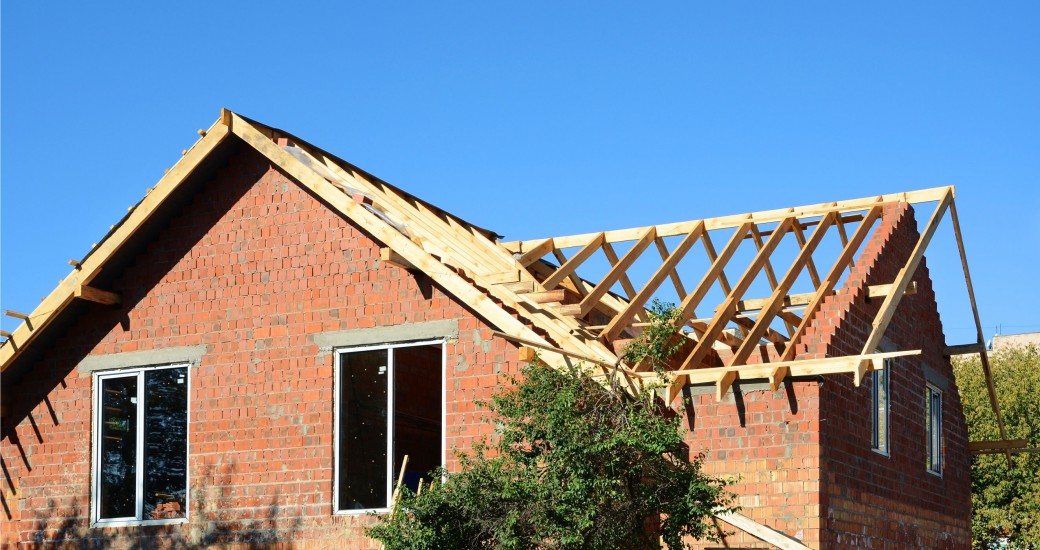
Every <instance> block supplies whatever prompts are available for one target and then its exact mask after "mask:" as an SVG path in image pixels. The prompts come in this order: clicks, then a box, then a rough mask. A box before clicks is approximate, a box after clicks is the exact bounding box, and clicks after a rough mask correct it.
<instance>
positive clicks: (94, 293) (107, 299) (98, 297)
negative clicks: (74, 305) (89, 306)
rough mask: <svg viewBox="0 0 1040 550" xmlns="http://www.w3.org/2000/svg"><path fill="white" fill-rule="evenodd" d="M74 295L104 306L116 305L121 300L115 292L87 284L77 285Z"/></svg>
mask: <svg viewBox="0 0 1040 550" xmlns="http://www.w3.org/2000/svg"><path fill="white" fill-rule="evenodd" d="M76 297H77V298H80V299H83V300H87V301H90V302H95V303H98V304H102V305H106V306H118V305H119V304H121V303H122V302H123V298H122V297H121V296H119V294H117V293H115V292H109V291H107V290H101V289H100V288H95V287H92V286H88V285H79V286H77V287H76Z"/></svg>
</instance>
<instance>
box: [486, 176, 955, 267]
mask: <svg viewBox="0 0 1040 550" xmlns="http://www.w3.org/2000/svg"><path fill="white" fill-rule="evenodd" d="M948 189H950V187H934V188H931V189H921V190H919V191H908V192H903V193H892V194H888V195H879V196H873V197H864V198H860V199H851V200H845V201H836V202H826V203H821V204H814V205H807V206H799V207H794V208H780V209H776V210H767V211H761V212H751V213H748V214H734V215H730V216H721V217H717V218H705V219H703V220H691V221H685V222H678V223H665V224H659V225H655V226H654V227H655V228H656V230H657V235H658V236H659V237H662V238H664V237H673V236H675V235H685V234H686V233H689V232H690V231H691V230H693V227H694V225H696V224H697V223H699V222H703V223H704V224H705V228H706V229H707V230H709V231H714V230H716V229H728V228H733V227H740V226H741V225H743V224H744V223H745V222H747V221H748V220H751V221H753V222H755V223H756V224H764V223H772V222H779V221H780V220H782V219H784V218H791V217H793V218H811V217H818V216H823V215H824V214H827V213H828V212H838V213H841V214H844V213H848V212H858V211H862V210H868V209H870V208H872V207H874V205H876V204H879V203H881V204H884V203H893V202H908V203H920V202H933V201H937V200H940V199H941V198H942V196H943V195H944V194H945V193H946V191H947V190H948ZM646 229H647V227H646V226H644V227H633V228H630V229H619V230H615V231H607V232H597V233H585V234H581V235H569V236H562V237H553V240H554V241H555V244H556V247H557V248H572V247H576V246H585V245H586V244H588V243H589V242H591V241H592V240H594V239H597V238H599V236H600V235H601V233H602V235H603V238H604V239H605V241H606V242H611V243H615V242H620V241H634V240H636V239H638V238H639V235H641V234H642V233H643V232H644V231H646ZM542 240H544V239H531V240H524V241H514V242H508V243H503V246H504V247H505V248H507V249H509V250H511V251H513V252H516V251H519V250H520V249H521V246H520V244H519V243H529V244H530V245H532V246H533V245H534V244H536V243H538V242H540V241H542Z"/></svg>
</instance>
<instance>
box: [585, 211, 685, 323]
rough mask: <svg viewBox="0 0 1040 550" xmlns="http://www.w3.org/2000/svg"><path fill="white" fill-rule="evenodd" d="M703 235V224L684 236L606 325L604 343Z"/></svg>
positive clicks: (633, 314) (640, 308)
mask: <svg viewBox="0 0 1040 550" xmlns="http://www.w3.org/2000/svg"><path fill="white" fill-rule="evenodd" d="M703 235H704V224H699V225H697V226H695V227H694V228H693V230H692V231H690V232H689V233H687V234H686V237H684V238H683V240H682V241H681V242H680V243H679V245H678V246H677V247H675V250H673V251H672V253H671V254H669V255H668V257H667V258H666V259H665V260H664V263H662V264H661V266H660V267H658V268H657V271H656V272H654V274H653V275H652V276H651V277H650V280H649V281H647V283H646V284H645V285H643V288H641V289H639V292H638V293H636V296H635V297H634V298H632V300H631V301H630V302H629V303H628V307H626V308H625V309H624V310H623V311H621V312H620V313H618V314H617V315H616V316H614V318H613V319H611V320H610V322H609V323H607V325H606V327H604V329H603V333H602V335H601V337H602V338H603V340H604V341H606V342H610V341H612V340H613V339H614V338H616V337H617V335H618V334H620V333H621V331H623V330H624V329H625V327H626V326H627V325H628V324H629V323H630V322H631V321H632V319H634V318H635V314H636V312H637V311H639V310H642V309H643V307H644V306H645V305H646V303H647V302H648V301H649V300H650V298H651V297H652V296H653V295H654V292H656V291H657V289H658V288H659V287H660V286H661V283H663V282H664V280H665V278H666V277H668V275H669V274H670V273H674V272H675V267H676V266H677V265H679V261H680V260H682V259H683V257H684V256H685V255H686V253H687V252H689V251H690V248H692V247H693V244H694V243H695V242H697V239H699V238H700V237H701V236H703ZM677 290H678V287H677ZM680 296H685V294H680Z"/></svg>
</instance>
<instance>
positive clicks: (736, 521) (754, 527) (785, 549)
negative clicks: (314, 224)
mask: <svg viewBox="0 0 1040 550" xmlns="http://www.w3.org/2000/svg"><path fill="white" fill-rule="evenodd" d="M715 517H717V518H719V519H721V520H722V521H724V522H726V523H728V524H730V525H732V526H733V527H736V528H737V529H740V530H741V531H744V532H745V533H747V534H749V535H751V536H752V537H755V538H756V539H758V540H760V541H763V542H767V543H769V544H772V545H773V546H775V547H777V548H779V549H780V550H810V549H809V547H808V546H806V545H804V544H802V543H801V541H799V540H798V539H796V538H793V537H790V536H788V535H786V534H784V533H783V532H781V531H777V530H776V529H773V528H772V527H769V526H766V525H763V524H761V523H758V522H757V521H755V520H753V519H751V518H749V517H747V516H745V515H743V514H738V513H736V512H715Z"/></svg>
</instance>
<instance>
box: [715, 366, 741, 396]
mask: <svg viewBox="0 0 1040 550" xmlns="http://www.w3.org/2000/svg"><path fill="white" fill-rule="evenodd" d="M736 379H737V371H733V370H728V371H725V372H723V373H721V374H719V377H718V378H717V379H716V382H715V400H716V401H722V399H723V398H724V397H726V394H727V393H729V389H730V387H732V386H733V382H734V381H735V380H736Z"/></svg>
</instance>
